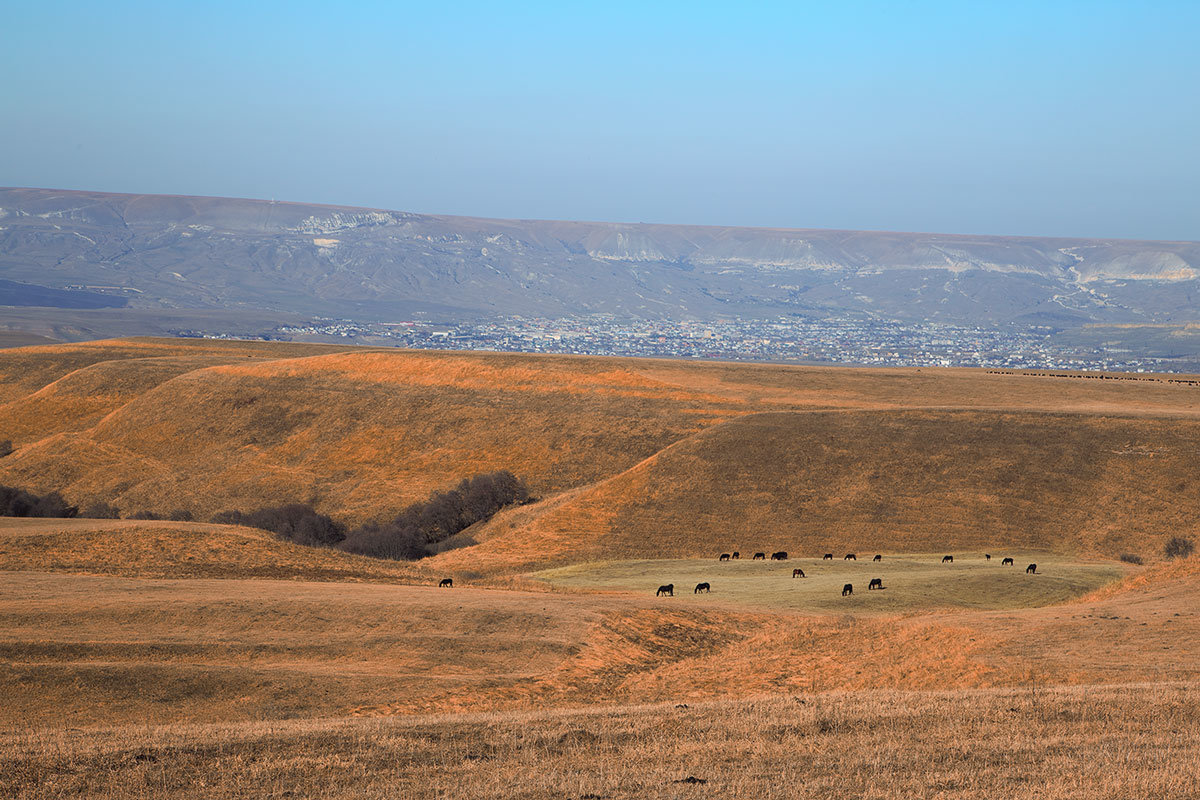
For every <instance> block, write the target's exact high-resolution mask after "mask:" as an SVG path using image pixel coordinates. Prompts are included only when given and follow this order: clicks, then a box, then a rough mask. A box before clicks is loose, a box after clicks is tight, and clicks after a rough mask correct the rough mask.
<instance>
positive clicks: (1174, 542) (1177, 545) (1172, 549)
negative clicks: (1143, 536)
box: [1163, 536, 1196, 558]
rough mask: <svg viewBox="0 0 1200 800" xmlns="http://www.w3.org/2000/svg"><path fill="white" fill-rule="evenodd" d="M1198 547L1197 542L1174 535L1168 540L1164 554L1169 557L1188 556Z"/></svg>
mask: <svg viewBox="0 0 1200 800" xmlns="http://www.w3.org/2000/svg"><path fill="white" fill-rule="evenodd" d="M1195 549H1196V543H1195V542H1193V541H1192V540H1191V539H1186V538H1184V537H1182V536H1172V537H1171V538H1170V539H1168V540H1167V545H1166V547H1164V548H1163V554H1164V555H1165V556H1166V557H1167V558H1187V557H1188V556H1190V555H1191V554H1192V551H1193V550H1195Z"/></svg>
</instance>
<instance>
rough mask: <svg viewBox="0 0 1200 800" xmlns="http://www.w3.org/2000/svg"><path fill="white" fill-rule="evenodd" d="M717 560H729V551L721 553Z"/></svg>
mask: <svg viewBox="0 0 1200 800" xmlns="http://www.w3.org/2000/svg"><path fill="white" fill-rule="evenodd" d="M717 560H718V561H728V560H729V553H721V557H720V558H718V559H717Z"/></svg>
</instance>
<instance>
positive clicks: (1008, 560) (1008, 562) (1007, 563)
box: [1000, 558, 1013, 567]
mask: <svg viewBox="0 0 1200 800" xmlns="http://www.w3.org/2000/svg"><path fill="white" fill-rule="evenodd" d="M1012 563H1013V560H1012V559H1011V558H1006V559H1004V560H1003V561H1001V562H1000V566H1002V567H1008V566H1012Z"/></svg>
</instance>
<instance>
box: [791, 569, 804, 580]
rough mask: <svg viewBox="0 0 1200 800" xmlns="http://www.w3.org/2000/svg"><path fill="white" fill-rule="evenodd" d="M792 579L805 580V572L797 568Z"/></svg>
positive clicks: (793, 571)
mask: <svg viewBox="0 0 1200 800" xmlns="http://www.w3.org/2000/svg"><path fill="white" fill-rule="evenodd" d="M792 577H793V578H803V577H804V570H802V569H800V568H799V567H796V568H795V569H794V570H792Z"/></svg>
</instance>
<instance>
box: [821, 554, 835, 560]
mask: <svg viewBox="0 0 1200 800" xmlns="http://www.w3.org/2000/svg"><path fill="white" fill-rule="evenodd" d="M821 560H822V561H833V553H826V554H825V555H824V556H822V557H821Z"/></svg>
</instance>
